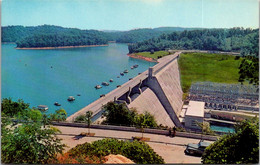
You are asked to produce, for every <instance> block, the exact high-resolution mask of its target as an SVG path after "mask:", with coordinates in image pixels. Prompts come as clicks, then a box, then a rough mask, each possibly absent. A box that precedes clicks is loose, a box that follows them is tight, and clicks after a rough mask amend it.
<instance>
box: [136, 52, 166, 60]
mask: <svg viewBox="0 0 260 165" xmlns="http://www.w3.org/2000/svg"><path fill="white" fill-rule="evenodd" d="M136 55H139V56H144V57H150V58H154V59H158V56H162V57H163V56H167V55H169V52H167V51H156V52H154V54H151V53H150V52H140V53H136Z"/></svg>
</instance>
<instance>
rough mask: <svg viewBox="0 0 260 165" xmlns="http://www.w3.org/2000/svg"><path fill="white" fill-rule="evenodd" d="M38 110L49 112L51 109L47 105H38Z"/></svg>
mask: <svg viewBox="0 0 260 165" xmlns="http://www.w3.org/2000/svg"><path fill="white" fill-rule="evenodd" d="M37 109H38V110H40V111H47V110H48V109H49V108H48V106H47V105H38V106H37Z"/></svg>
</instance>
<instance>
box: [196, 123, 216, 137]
mask: <svg viewBox="0 0 260 165" xmlns="http://www.w3.org/2000/svg"><path fill="white" fill-rule="evenodd" d="M196 124H197V125H198V126H199V127H200V128H201V131H202V134H201V139H202V135H203V134H206V135H214V134H215V133H214V131H213V130H211V128H210V124H209V122H205V121H204V122H202V123H200V122H197V121H196Z"/></svg>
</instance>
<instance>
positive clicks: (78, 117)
mask: <svg viewBox="0 0 260 165" xmlns="http://www.w3.org/2000/svg"><path fill="white" fill-rule="evenodd" d="M74 122H75V123H83V122H85V115H79V116H77V117H76V119H75V120H74Z"/></svg>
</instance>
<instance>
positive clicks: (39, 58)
mask: <svg viewBox="0 0 260 165" xmlns="http://www.w3.org/2000/svg"><path fill="white" fill-rule="evenodd" d="M15 47H16V45H15V44H2V52H1V56H2V57H1V58H2V59H1V60H2V68H1V69H2V70H1V73H2V74H1V97H2V98H9V97H10V98H12V100H13V101H17V100H18V99H23V100H24V102H26V103H30V107H37V106H38V105H47V106H48V107H49V110H48V112H47V113H53V112H55V110H57V109H60V108H64V109H65V110H66V111H67V113H68V116H70V115H72V114H73V113H74V112H76V111H78V110H80V109H81V108H83V107H85V106H86V105H88V104H90V103H91V102H93V101H95V100H96V99H98V98H99V97H100V95H102V94H107V93H108V92H110V91H112V90H113V89H115V88H116V86H117V85H122V84H123V83H125V82H127V81H129V78H133V77H135V76H137V75H138V73H141V72H143V71H145V70H147V69H148V68H149V67H151V66H154V65H155V63H151V62H147V61H144V60H139V59H134V58H130V57H128V56H127V53H128V47H127V44H118V43H110V44H109V46H103V47H85V48H70V49H49V50H16V49H15ZM135 64H137V65H139V67H137V68H135V69H131V66H133V65H135ZM125 69H128V71H129V72H128V73H126V74H125V75H124V76H121V75H120V72H123V71H124V70H125ZM117 76H120V78H117ZM110 79H113V80H114V82H109V80H110ZM102 82H108V83H110V85H109V86H102V85H101V83H102ZM98 84H99V85H101V86H102V88H101V89H95V88H94V87H95V86H96V85H98ZM78 94H79V95H80V96H77V95H78ZM69 96H74V97H75V101H73V102H68V101H67V98H68V97H69ZM55 102H58V103H60V104H61V106H60V107H58V106H55V105H54V103H55Z"/></svg>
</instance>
